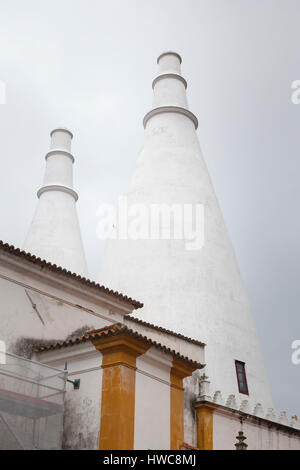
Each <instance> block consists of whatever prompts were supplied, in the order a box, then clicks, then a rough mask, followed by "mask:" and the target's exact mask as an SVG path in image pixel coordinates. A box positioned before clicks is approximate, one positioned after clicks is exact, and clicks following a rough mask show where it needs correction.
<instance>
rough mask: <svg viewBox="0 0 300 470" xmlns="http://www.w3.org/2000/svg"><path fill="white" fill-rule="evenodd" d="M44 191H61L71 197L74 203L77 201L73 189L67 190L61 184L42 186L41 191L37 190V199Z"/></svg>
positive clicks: (66, 187) (76, 195)
mask: <svg viewBox="0 0 300 470" xmlns="http://www.w3.org/2000/svg"><path fill="white" fill-rule="evenodd" d="M46 191H62V192H64V193H67V194H70V195H71V196H73V198H74V199H75V201H77V200H78V194H77V193H76V191H74V189H72V188H69V187H68V186H63V185H62V184H49V185H47V186H43V187H42V188H41V189H39V190H38V192H37V197H38V198H39V197H40V196H41V195H42V194H43V193H45V192H46Z"/></svg>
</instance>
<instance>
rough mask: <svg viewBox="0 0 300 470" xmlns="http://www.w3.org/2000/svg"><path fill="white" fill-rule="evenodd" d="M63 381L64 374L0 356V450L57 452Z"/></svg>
mask: <svg viewBox="0 0 300 470" xmlns="http://www.w3.org/2000/svg"><path fill="white" fill-rule="evenodd" d="M66 380H67V372H66V371H62V370H59V369H55V368H53V367H49V366H46V365H45V364H41V363H39V362H34V361H31V360H29V359H25V358H23V357H19V356H15V355H14V354H10V353H2V354H1V361H0V449H1V450H3V449H6V450H9V449H15V450H17V449H26V450H27V449H60V448H61V443H62V432H63V412H64V395H65V388H66Z"/></svg>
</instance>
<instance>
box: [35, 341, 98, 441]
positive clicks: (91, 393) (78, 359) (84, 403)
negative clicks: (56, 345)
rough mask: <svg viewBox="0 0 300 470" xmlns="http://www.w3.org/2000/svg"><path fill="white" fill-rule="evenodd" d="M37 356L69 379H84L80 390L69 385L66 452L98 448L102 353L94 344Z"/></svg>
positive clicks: (81, 380) (66, 396)
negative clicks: (66, 370)
mask: <svg viewBox="0 0 300 470" xmlns="http://www.w3.org/2000/svg"><path fill="white" fill-rule="evenodd" d="M35 357H36V358H37V359H38V360H39V361H40V362H43V363H44V364H48V365H50V364H56V365H55V367H57V368H58V369H62V370H63V369H64V368H65V364H66V363H67V369H68V378H69V379H70V380H75V379H80V388H79V390H74V387H73V385H72V384H71V383H70V382H67V390H66V395H65V413H64V432H63V448H64V449H72V450H74V449H79V450H83V449H84V450H86V449H97V448H98V441H99V430H100V412H101V390H102V369H101V364H102V354H101V353H100V352H99V351H97V350H96V349H95V347H94V346H93V345H92V344H91V343H90V342H88V343H82V344H79V345H76V346H71V347H69V348H63V349H61V350H54V351H47V352H43V353H39V354H36V355H35Z"/></svg>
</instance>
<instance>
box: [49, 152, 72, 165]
mask: <svg viewBox="0 0 300 470" xmlns="http://www.w3.org/2000/svg"><path fill="white" fill-rule="evenodd" d="M57 154H59V155H65V156H66V157H69V158H70V159H71V160H72V163H74V161H75V158H74V156H73V155H72V154H71V152H68V151H67V150H65V149H51V150H49V152H48V153H46V155H45V159H46V160H47V158H48V157H51V156H52V155H57Z"/></svg>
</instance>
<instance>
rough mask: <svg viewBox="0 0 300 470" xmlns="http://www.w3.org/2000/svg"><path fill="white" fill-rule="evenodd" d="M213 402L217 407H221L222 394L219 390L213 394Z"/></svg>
mask: <svg viewBox="0 0 300 470" xmlns="http://www.w3.org/2000/svg"><path fill="white" fill-rule="evenodd" d="M213 402H214V403H217V404H219V405H223V397H222V393H221V391H220V390H217V391H216V392H215V393H214V397H213Z"/></svg>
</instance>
